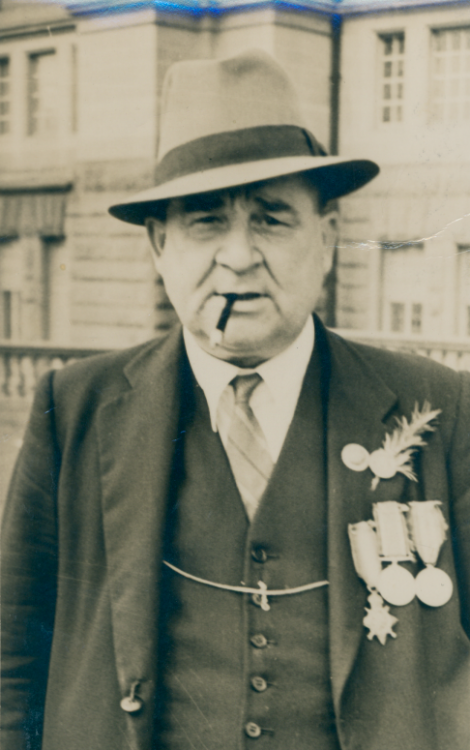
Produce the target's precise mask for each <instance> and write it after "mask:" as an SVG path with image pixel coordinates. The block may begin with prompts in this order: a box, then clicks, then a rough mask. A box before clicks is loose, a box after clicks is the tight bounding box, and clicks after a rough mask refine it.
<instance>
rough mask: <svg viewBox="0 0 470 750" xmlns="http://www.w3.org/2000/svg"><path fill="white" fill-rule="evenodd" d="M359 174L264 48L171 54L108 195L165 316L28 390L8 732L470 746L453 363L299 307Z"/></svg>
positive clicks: (468, 389) (464, 414) (6, 624)
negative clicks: (382, 343)
mask: <svg viewBox="0 0 470 750" xmlns="http://www.w3.org/2000/svg"><path fill="white" fill-rule="evenodd" d="M376 173H377V168H376V166H375V165H374V164H372V163H371V162H368V161H360V160H348V159H342V158H339V157H328V156H326V154H325V152H324V151H323V150H322V148H321V146H319V144H318V143H317V142H316V140H315V138H314V137H313V136H312V134H311V133H309V132H308V131H307V130H306V129H305V128H304V125H303V123H302V120H301V117H300V114H299V111H298V105H297V102H296V98H295V94H294V93H293V89H292V86H291V84H290V82H289V80H288V79H287V78H286V76H285V74H284V72H283V71H282V70H281V69H280V68H279V67H278V66H277V64H276V63H275V62H274V60H272V59H271V58H270V57H268V56H267V55H264V54H262V53H258V52H250V53H245V54H243V55H240V56H238V57H236V58H233V59H231V60H225V61H202V62H201V61H200V62H197V63H180V64H177V65H176V66H174V67H173V68H172V69H171V71H170V74H169V76H168V79H167V84H166V87H165V92H164V99H163V116H162V125H161V144H160V159H159V164H158V167H157V179H156V183H157V184H156V186H155V187H154V188H152V189H151V190H148V191H147V192H145V193H142V194H140V195H138V196H136V197H135V198H134V199H131V200H129V201H127V202H126V203H123V204H120V205H117V206H114V207H113V208H112V209H111V213H112V214H114V215H115V216H116V217H117V218H119V219H122V220H124V221H130V222H133V223H137V224H141V225H144V224H145V225H146V226H147V230H148V233H149V236H150V240H151V243H152V246H153V251H154V256H155V264H156V267H157V269H158V271H159V273H160V274H161V275H162V277H163V279H164V281H165V286H166V289H167V291H168V294H169V297H170V299H171V301H172V303H173V305H174V307H175V309H176V311H177V313H178V315H179V318H180V320H181V323H182V331H181V329H180V328H178V329H176V330H174V331H172V332H171V333H170V335H169V336H168V337H167V338H166V339H164V340H159V341H157V342H150V343H147V344H145V345H143V346H140V347H137V348H135V349H132V350H130V351H120V352H117V353H112V354H108V355H104V356H98V357H94V358H91V359H89V360H86V361H83V362H80V363H78V364H75V365H73V366H71V367H68V368H66V369H65V370H63V371H60V372H57V373H51V374H49V375H47V376H46V377H45V379H44V380H43V381H42V382H41V384H40V387H39V389H38V393H37V398H36V402H35V405H34V408H33V412H32V416H31V420H30V423H29V427H28V430H27V434H26V438H25V443H24V448H23V450H22V453H21V455H20V458H19V461H18V464H17V467H16V471H15V474H14V478H13V482H12V487H11V492H10V497H9V502H8V506H7V510H6V513H5V519H4V551H3V576H4V584H3V585H4V593H3V630H4V635H3V645H4V678H3V688H4V698H3V705H2V708H3V714H4V718H3V733H4V734H3V737H4V739H3V750H26V748H28V749H29V748H35V749H39V748H41V747H42V750H121V749H122V750H125V749H126V750H127V749H129V748H131V749H132V750H153V749H158V750H190V749H192V748H196V749H197V750H240V748H251V747H253V748H255V747H256V748H258V747H259V748H272V750H379V748H380V750H448V749H449V748H452V750H468V747H469V745H470V726H469V714H470V712H469V710H468V707H469V700H470V690H469V676H470V668H469V664H470V660H469V640H468V635H469V632H470V630H469V604H470V591H469V578H468V570H469V563H470V560H469V557H470V463H469V449H470V427H469V424H470V378H469V377H468V375H458V374H456V373H454V372H452V371H450V370H447V369H446V368H443V367H440V366H438V365H436V364H434V363H431V362H428V361H426V360H424V359H422V358H418V357H408V356H404V355H398V354H397V355H395V354H391V353H388V352H382V351H378V350H374V349H370V348H368V347H362V346H359V345H355V344H350V343H348V342H345V341H343V340H342V339H340V338H339V337H338V336H336V335H334V334H332V333H330V332H328V331H326V330H325V328H324V327H323V326H322V324H321V323H320V322H319V320H318V319H316V318H315V319H314V318H312V311H313V309H314V307H315V305H316V303H317V300H318V297H319V294H320V290H321V287H322V281H323V278H324V275H325V273H326V272H327V271H328V269H329V268H330V264H331V257H332V246H333V239H332V238H333V234H334V225H335V214H334V212H332V211H331V210H329V208H331V200H332V199H334V198H337V197H339V196H340V195H344V194H345V193H347V192H350V191H352V190H354V189H356V188H359V187H360V186H361V185H363V184H365V183H366V182H367V181H368V180H369V179H372V177H373V176H374V175H375V174H376ZM465 628H466V630H465Z"/></svg>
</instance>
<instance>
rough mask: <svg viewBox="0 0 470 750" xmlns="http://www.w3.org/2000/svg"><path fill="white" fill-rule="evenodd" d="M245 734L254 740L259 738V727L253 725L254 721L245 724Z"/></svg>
mask: <svg viewBox="0 0 470 750" xmlns="http://www.w3.org/2000/svg"><path fill="white" fill-rule="evenodd" d="M245 734H246V735H247V736H248V737H251V738H252V739H254V740H255V739H257V738H258V737H260V736H261V727H259V726H258V724H255V722H254V721H249V722H248V723H247V724H245Z"/></svg>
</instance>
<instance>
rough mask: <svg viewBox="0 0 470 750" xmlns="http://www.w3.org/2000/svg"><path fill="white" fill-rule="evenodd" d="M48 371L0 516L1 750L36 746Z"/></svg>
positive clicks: (51, 562)
mask: <svg viewBox="0 0 470 750" xmlns="http://www.w3.org/2000/svg"><path fill="white" fill-rule="evenodd" d="M52 381H53V373H48V374H47V375H46V376H44V378H43V379H42V380H41V382H40V384H39V386H38V389H37V393H36V397H35V401H34V405H33V409H32V412H31V416H30V420H29V424H28V427H27V430H26V435H25V440H24V443H23V448H22V450H21V452H20V455H19V457H18V460H17V463H16V466H15V470H14V473H13V478H12V482H11V485H10V490H9V494H8V498H7V503H6V507H5V512H4V517H3V536H2V701H1V709H2V720H1V738H2V748H3V750H26V748H27V749H28V750H39V748H40V747H41V736H42V724H43V716H44V703H45V695H46V685H47V672H48V665H49V655H50V649H51V642H52V631H53V621H54V610H55V598H56V577H57V520H56V490H57V481H58V473H59V465H60V456H59V450H58V447H57V444H56V439H55V430H54V405H53V401H52Z"/></svg>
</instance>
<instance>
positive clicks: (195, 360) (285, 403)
mask: <svg viewBox="0 0 470 750" xmlns="http://www.w3.org/2000/svg"><path fill="white" fill-rule="evenodd" d="M183 335H184V342H185V345H186V351H187V354H188V359H189V362H190V365H191V368H192V370H193V373H194V376H195V378H196V380H197V382H198V383H199V385H200V386H201V388H202V390H203V391H204V395H205V397H206V400H207V404H208V406H209V412H210V417H211V424H212V429H213V430H214V432H219V434H220V439H221V440H222V443H223V445H224V446H225V445H226V441H227V436H228V430H229V427H230V425H229V424H227V423H226V422H225V420H223V419H221V416H220V413H219V414H218V406H219V402H220V398H221V396H222V393H223V392H224V391H225V389H227V391H226V392H225V394H224V398H231V399H232V401H233V399H234V394H233V388H231V387H230V388H228V385H229V383H230V381H231V380H233V378H234V377H236V376H237V375H250V374H251V373H253V372H257V373H259V375H260V376H261V378H262V379H263V380H262V383H260V384H259V386H258V387H257V388H256V389H255V391H254V392H253V396H252V397H251V399H250V406H251V408H252V409H253V413H254V415H255V417H256V419H257V420H258V422H259V424H260V427H261V429H262V430H263V432H264V435H265V438H266V442H267V447H268V450H269V453H270V455H271V458H272V460H273V461H274V462H276V461H277V459H278V458H279V454H280V452H281V448H282V446H283V444H284V440H285V438H286V435H287V431H288V429H289V427H290V424H291V422H292V419H293V417H294V412H295V407H296V406H297V401H298V399H299V395H300V390H301V388H302V383H303V380H304V377H305V372H306V370H307V365H308V363H309V361H310V357H311V356H312V352H313V347H314V342H315V329H314V326H313V318H312V317H311V316H309V317H308V319H307V322H306V323H305V326H304V327H303V329H302V331H301V333H300V334H299V336H298V337H297V338H296V339H295V341H294V342H293V343H292V344H291V345H290V346H289V347H288V348H287V349H284V351H283V352H281V353H280V354H277V355H276V356H275V357H273V358H272V359H269V360H268V361H267V362H263V363H262V364H261V365H258V367H255V368H253V369H249V368H242V367H237V366H236V365H232V364H231V363H230V362H225V361H224V360H222V359H217V357H213V356H212V355H211V354H208V353H207V352H205V351H204V350H203V349H201V347H200V346H199V344H198V343H197V340H196V338H195V337H194V336H193V334H192V333H191V332H190V331H188V329H186V328H184V329H183Z"/></svg>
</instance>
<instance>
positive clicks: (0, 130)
mask: <svg viewBox="0 0 470 750" xmlns="http://www.w3.org/2000/svg"><path fill="white" fill-rule="evenodd" d="M9 132H10V60H9V59H8V57H0V136H2V135H6V134H7V133H9Z"/></svg>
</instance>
